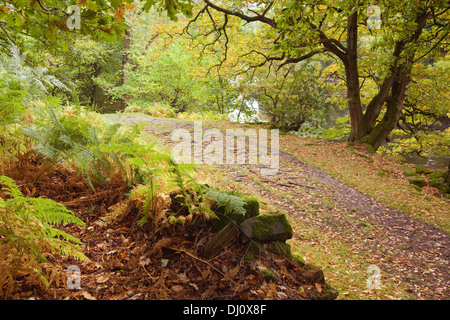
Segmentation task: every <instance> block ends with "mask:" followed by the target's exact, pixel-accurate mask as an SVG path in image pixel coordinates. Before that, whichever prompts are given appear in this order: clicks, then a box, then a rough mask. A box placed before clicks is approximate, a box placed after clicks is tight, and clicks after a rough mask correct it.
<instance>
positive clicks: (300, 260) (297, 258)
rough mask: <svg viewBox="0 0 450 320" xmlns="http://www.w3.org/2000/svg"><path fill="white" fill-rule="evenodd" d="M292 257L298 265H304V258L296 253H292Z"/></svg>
mask: <svg viewBox="0 0 450 320" xmlns="http://www.w3.org/2000/svg"><path fill="white" fill-rule="evenodd" d="M292 259H294V260H295V261H297V262H298V264H299V265H301V266H304V265H305V264H306V262H305V260H304V259H303V258H302V257H301V256H299V255H298V254H293V255H292Z"/></svg>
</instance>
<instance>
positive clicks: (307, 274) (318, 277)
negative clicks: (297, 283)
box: [299, 263, 325, 283]
mask: <svg viewBox="0 0 450 320" xmlns="http://www.w3.org/2000/svg"><path fill="white" fill-rule="evenodd" d="M299 272H300V274H301V276H302V277H303V278H304V279H305V280H306V281H307V282H309V283H325V276H324V275H323V271H322V269H320V268H319V267H317V266H315V265H312V264H309V263H308V264H305V265H304V266H303V267H302V268H301V269H300V271H299Z"/></svg>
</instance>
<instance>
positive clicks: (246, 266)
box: [0, 153, 326, 300]
mask: <svg viewBox="0 0 450 320" xmlns="http://www.w3.org/2000/svg"><path fill="white" fill-rule="evenodd" d="M6 171H7V172H5V174H6V175H7V176H9V177H11V178H13V179H15V180H16V183H17V185H18V186H19V188H20V189H21V191H22V193H23V194H24V195H25V196H27V197H42V198H48V199H52V200H55V201H57V202H59V203H62V204H64V205H65V206H67V208H68V209H70V210H72V211H73V212H74V213H75V215H76V216H78V217H79V218H80V219H82V220H83V221H84V223H85V226H83V227H81V226H78V225H71V224H66V225H63V226H60V228H61V229H62V230H63V231H65V232H67V233H69V234H71V235H73V236H75V237H77V238H78V239H80V240H81V245H80V246H81V248H82V251H83V254H84V255H86V256H87V257H88V258H89V261H83V262H80V261H78V260H75V259H72V258H68V257H66V256H62V255H52V254H50V253H47V254H46V253H44V254H43V255H44V256H45V257H46V259H47V260H48V261H49V262H50V264H47V268H51V269H52V270H53V272H52V273H51V277H50V278H49V279H48V280H49V282H50V285H49V287H48V289H44V288H43V287H42V286H40V285H39V284H37V283H34V282H33V279H32V278H31V277H30V275H27V274H26V273H24V272H22V273H21V274H17V275H16V278H15V285H14V287H13V290H12V291H10V292H9V294H8V296H7V299H49V300H52V299H58V300H59V299H70V300H86V299H88V300H104V299H110V300H124V299H131V300H142V299H227V300H228V299H245V300H247V299H248V300H253V299H273V300H281V299H285V300H286V299H320V298H323V297H324V295H323V292H324V291H326V284H325V283H324V281H323V274H322V279H318V280H317V279H316V280H311V279H306V278H305V277H304V276H303V275H302V274H301V273H300V272H299V271H300V270H301V269H302V267H303V265H302V263H301V262H299V261H297V260H296V259H289V258H286V257H285V256H283V255H280V254H277V253H273V252H270V251H268V250H264V251H263V252H262V253H256V254H255V256H256V259H248V258H247V257H248V256H249V255H248V254H249V249H248V247H249V246H248V242H249V241H248V239H245V237H244V236H242V235H241V236H240V237H236V238H235V239H234V240H233V241H232V242H231V244H229V245H228V246H227V247H226V248H224V249H223V250H222V251H221V252H220V253H219V254H218V255H216V256H215V257H213V258H206V257H205V255H204V248H205V245H206V244H207V243H208V241H209V240H210V239H211V238H213V237H214V233H213V232H212V231H210V228H208V225H205V224H203V225H202V227H200V228H199V227H197V228H192V227H187V226H183V225H181V224H179V223H174V224H169V223H167V219H166V217H165V214H164V212H165V210H169V211H170V198H169V197H160V198H157V199H159V200H161V202H160V214H159V215H158V218H157V219H154V221H149V222H148V223H147V224H146V225H144V226H143V227H141V226H139V225H138V224H136V221H137V219H138V216H137V215H138V212H139V206H140V205H142V202H140V199H132V198H131V197H130V196H129V194H127V193H128V192H129V189H128V188H127V186H126V184H125V182H124V180H123V179H122V178H121V176H120V175H117V176H113V177H111V181H110V183H108V184H103V185H102V184H95V185H94V187H95V191H96V192H94V191H93V190H92V189H91V188H90V187H89V186H88V184H87V183H86V181H85V179H84V178H83V177H81V176H80V175H78V173H77V172H76V170H74V169H73V168H72V167H67V166H63V165H59V164H57V165H55V166H53V167H52V168H50V169H45V165H42V164H41V163H40V161H39V158H38V157H37V156H36V155H35V154H34V153H27V154H25V155H23V156H22V157H21V158H20V159H19V161H18V162H17V163H16V164H15V165H14V166H12V167H10V168H8V169H7V170H6ZM37 177H39V179H37V180H36V178H37ZM0 196H1V197H2V198H5V194H4V193H0ZM155 217H156V216H155ZM149 226H151V227H149ZM153 230H156V231H153ZM2 263H4V262H2ZM48 265H50V266H48ZM73 266H76V267H77V268H79V270H80V271H81V278H79V280H80V281H79V284H80V287H79V288H77V287H73V286H72V287H70V286H68V282H67V279H68V277H69V276H70V274H69V273H67V270H72V269H71V268H73ZM55 270H56V271H55ZM319 278H320V277H319ZM71 283H72V282H71ZM70 288H71V289H70ZM2 298H5V297H2Z"/></svg>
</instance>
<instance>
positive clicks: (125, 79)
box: [120, 29, 131, 109]
mask: <svg viewBox="0 0 450 320" xmlns="http://www.w3.org/2000/svg"><path fill="white" fill-rule="evenodd" d="M130 46H131V29H126V30H125V35H124V38H123V56H122V83H121V85H122V86H124V85H126V84H127V83H128V76H127V65H128V61H129V53H128V50H129V49H130ZM120 104H121V109H125V107H126V97H122V99H121V101H120Z"/></svg>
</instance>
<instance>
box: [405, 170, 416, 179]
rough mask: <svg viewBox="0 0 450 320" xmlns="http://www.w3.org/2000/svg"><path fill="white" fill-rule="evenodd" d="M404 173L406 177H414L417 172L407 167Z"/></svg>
mask: <svg viewBox="0 0 450 320" xmlns="http://www.w3.org/2000/svg"><path fill="white" fill-rule="evenodd" d="M403 174H404V175H405V177H412V176H415V175H416V172H415V171H414V170H411V169H405V170H403Z"/></svg>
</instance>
